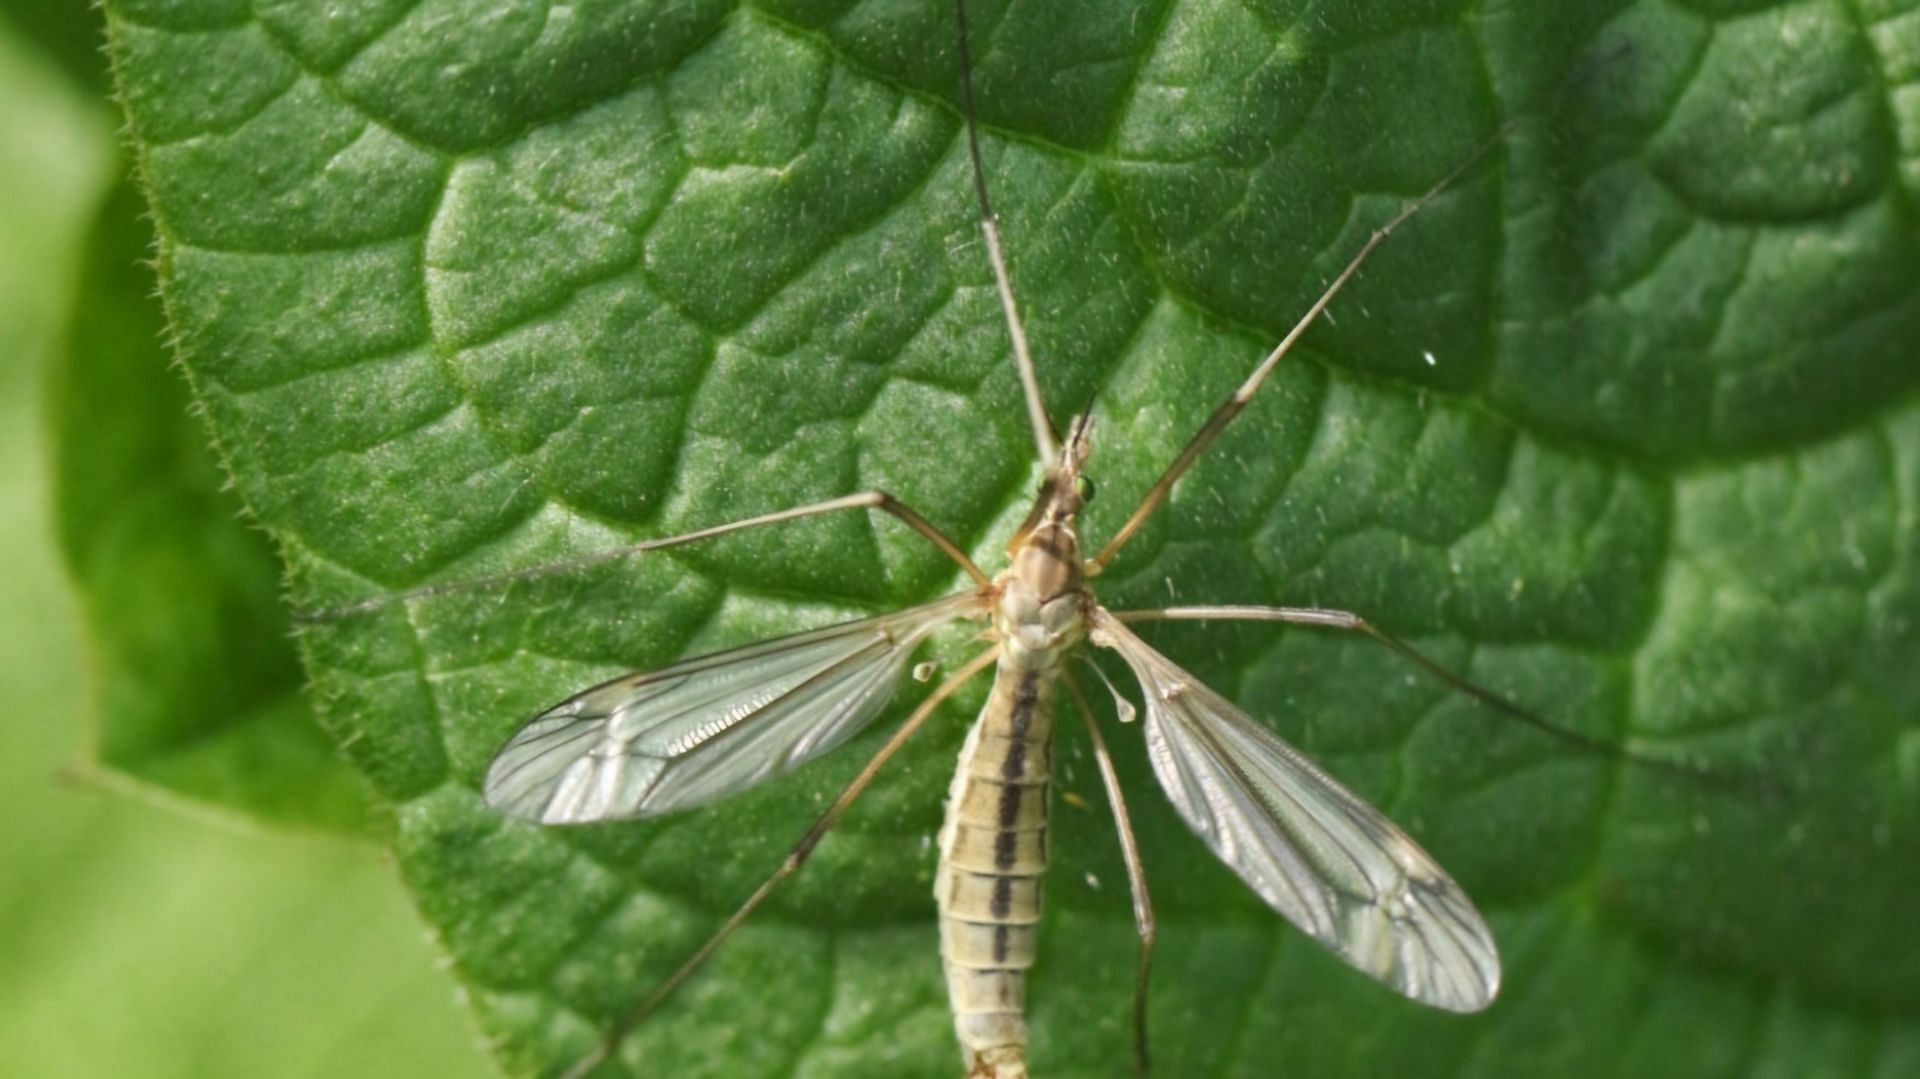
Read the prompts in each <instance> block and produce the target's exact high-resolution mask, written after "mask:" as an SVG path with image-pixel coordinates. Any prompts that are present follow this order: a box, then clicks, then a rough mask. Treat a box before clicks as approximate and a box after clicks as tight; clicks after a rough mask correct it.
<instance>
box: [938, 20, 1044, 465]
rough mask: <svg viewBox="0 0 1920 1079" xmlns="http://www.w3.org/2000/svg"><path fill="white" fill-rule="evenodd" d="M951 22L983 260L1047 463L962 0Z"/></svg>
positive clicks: (1034, 378)
mask: <svg viewBox="0 0 1920 1079" xmlns="http://www.w3.org/2000/svg"><path fill="white" fill-rule="evenodd" d="M953 15H954V21H955V23H956V24H957V26H958V28H959V33H960V112H961V115H962V116H963V117H965V119H966V123H967V156H968V158H969V159H970V160H971V161H972V162H973V193H974V196H975V197H976V198H977V199H978V201H979V203H980V231H981V233H982V234H984V235H985V236H986V238H987V261H988V262H990V263H992V264H993V283H994V287H995V288H997V289H998V290H999V291H1000V311H1001V313H1002V314H1004V315H1005V316H1006V318H1007V334H1008V335H1009V336H1011V337H1012V338H1013V363H1014V367H1015V368H1016V369H1018V370H1019V372H1020V390H1021V392H1022V393H1024V394H1025V395H1026V398H1027V420H1028V421H1029V422H1030V423H1031V424H1032V425H1033V444H1034V448H1035V449H1037V450H1039V452H1040V463H1041V464H1042V465H1045V466H1047V467H1048V468H1051V467H1053V463H1054V462H1055V461H1056V460H1058V459H1059V457H1060V444H1059V439H1058V438H1057V437H1056V436H1055V435H1054V433H1053V421H1052V420H1050V419H1048V418H1047V405H1046V402H1045V401H1042V400H1041V399H1040V379H1039V377H1038V376H1037V375H1035V374H1034V370H1033V354H1032V353H1031V352H1030V351H1028V349H1027V331H1026V329H1025V328H1024V327H1022V326H1021V325H1020V309H1019V307H1018V306H1017V305H1015V304H1014V302H1013V283H1012V282H1011V280H1009V278H1008V277H1007V259H1006V256H1005V255H1004V254H1002V253H1001V251H1000V223H999V221H998V219H996V218H995V217H994V216H993V204H992V203H991V202H989V201H988V199H987V170H986V166H984V165H982V164H981V162H980V120H979V117H978V115H977V114H976V113H975V111H974V107H973V50H972V48H971V47H970V46H969V45H968V44H967V4H966V0H954V4H953Z"/></svg>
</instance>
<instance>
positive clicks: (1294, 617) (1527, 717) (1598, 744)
mask: <svg viewBox="0 0 1920 1079" xmlns="http://www.w3.org/2000/svg"><path fill="white" fill-rule="evenodd" d="M1114 617H1115V618H1118V619H1119V620H1120V621H1122V622H1176V621H1187V622H1204V621H1214V620H1229V619H1232V620H1238V621H1243V622H1285V623H1287V624H1289V625H1296V626H1320V627H1322V628H1325V629H1337V630H1342V631H1344V632H1348V633H1358V634H1361V635H1362V636H1365V637H1369V638H1372V639H1373V640H1374V641H1375V642H1376V643H1379V644H1382V645H1385V646H1386V647H1387V648H1389V649H1391V650H1392V651H1393V652H1394V653H1395V654H1396V655H1398V656H1399V657H1400V658H1402V659H1404V660H1406V661H1407V662H1409V663H1411V664H1413V665H1414V666H1416V667H1418V668H1420V669H1421V670H1423V671H1425V672H1427V673H1428V674H1430V675H1432V676H1433V677H1435V678H1437V679H1439V680H1440V681H1442V682H1445V683H1446V684H1447V685H1448V686H1450V687H1452V688H1453V689H1455V690H1457V691H1458V692H1461V693H1464V694H1466V695H1467V696H1469V697H1472V698H1473V699H1474V700H1476V701H1479V702H1480V703H1481V704H1484V705H1486V706H1487V707H1488V708H1491V709H1493V710H1494V711H1496V712H1498V713H1500V714H1501V715H1503V716H1506V717H1507V718H1509V719H1515V720H1519V721H1520V722H1521V723H1525V724H1526V725H1527V726H1529V727H1532V728H1534V729H1535V730H1538V731H1540V732H1542V733H1544V734H1548V735H1551V736H1553V737H1555V738H1558V739H1560V740H1561V741H1563V742H1566V743H1567V744H1569V745H1572V746H1574V747H1575V748H1577V749H1580V750H1584V751H1585V752H1588V753H1592V754H1594V755H1596V756H1601V757H1609V758H1612V759H1614V760H1620V761H1627V762H1630V763H1633V764H1637V765H1641V766H1643V767H1647V768H1655V769H1659V770H1660V771H1664V772H1672V773H1675V774H1677V775H1683V776H1685V777H1687V778H1688V779H1691V780H1696V781H1704V782H1708V783H1713V784H1718V785H1727V786H1738V787H1753V786H1756V784H1755V782H1754V781H1753V780H1752V779H1751V778H1749V777H1744V776H1735V775H1732V774H1729V773H1725V772H1721V771H1718V770H1711V771H1710V770H1708V769H1706V768H1704V767H1701V766H1698V765H1693V764H1689V763H1687V762H1685V761H1675V760H1669V759H1666V758H1663V757H1649V756H1646V755H1644V754H1640V753H1635V752H1634V751H1633V750H1631V749H1628V748H1626V747H1625V746H1618V745H1614V744H1613V743H1611V742H1603V741H1601V740H1600V739H1598V738H1593V737H1590V736H1588V735H1585V734H1581V733H1580V732H1579V731H1576V730H1570V729H1568V728H1566V727H1562V726H1560V725H1559V724H1557V723H1553V722H1550V721H1549V720H1546V719H1544V718H1542V717H1541V716H1539V715H1537V714H1535V713H1533V712H1530V711H1528V710H1527V709H1525V708H1522V707H1521V706H1519V705H1517V704H1515V703H1513V702H1512V701H1510V700H1508V699H1506V698H1505V697H1502V696H1500V695H1499V694H1498V693H1495V692H1494V691H1492V690H1490V689H1487V688H1486V687H1484V686H1480V685H1476V684H1474V683H1472V682H1469V681H1467V680H1466V679H1465V678H1462V677H1460V676H1459V675H1457V674H1455V673H1453V672H1452V671H1450V670H1448V669H1446V668H1445V667H1443V666H1441V665H1440V664H1439V662H1437V661H1436V660H1433V659H1431V658H1429V657H1428V656H1427V655H1426V654H1425V653H1423V652H1420V651H1419V650H1417V649H1415V648H1414V647H1413V646H1412V645H1410V644H1408V643H1407V642H1405V641H1403V640H1401V639H1400V638H1398V637H1395V636H1393V635H1392V634H1390V633H1388V632H1387V631H1385V630H1383V629H1381V628H1379V627H1378V626H1375V625H1374V624H1373V623H1371V622H1369V621H1367V620H1366V619H1364V618H1362V617H1360V616H1359V615H1357V614H1354V613H1353V612H1352V611H1341V610H1335V609H1333V608H1330V607H1240V606H1211V607H1167V608H1165V609H1162V610H1157V611H1119V612H1115V613H1114ZM1759 786H1764V784H1759Z"/></svg>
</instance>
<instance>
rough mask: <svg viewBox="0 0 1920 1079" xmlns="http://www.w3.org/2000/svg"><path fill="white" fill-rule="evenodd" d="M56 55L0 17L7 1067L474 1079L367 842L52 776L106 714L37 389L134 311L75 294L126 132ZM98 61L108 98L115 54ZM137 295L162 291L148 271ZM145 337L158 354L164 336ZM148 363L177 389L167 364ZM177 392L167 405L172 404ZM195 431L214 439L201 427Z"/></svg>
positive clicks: (443, 997)
mask: <svg viewBox="0 0 1920 1079" xmlns="http://www.w3.org/2000/svg"><path fill="white" fill-rule="evenodd" d="M45 7H46V8H48V9H49V11H51V9H53V8H60V9H62V11H61V13H60V14H58V15H50V16H49V18H48V19H47V22H48V24H50V25H51V24H53V23H54V22H55V21H56V19H60V18H63V19H65V20H67V21H69V22H73V23H79V24H82V25H87V26H92V27H93V31H94V34H95V37H96V38H97V36H98V31H99V27H98V22H99V14H98V12H97V11H94V10H92V9H90V8H88V7H86V6H84V5H45ZM74 36H79V35H74ZM45 48H46V47H45V44H44V43H36V42H34V41H31V40H28V39H25V38H23V37H21V36H19V35H17V34H16V33H15V32H14V31H13V28H11V27H9V26H5V25H0V160H3V161H5V162H6V168H5V169H3V170H0V236H4V237H5V256H4V257H0V564H4V565H5V566H6V569H7V572H6V574H5V576H4V578H0V687H4V689H5V692H6V702H7V706H8V708H9V710H10V715H9V722H7V723H5V724H4V726H0V821H4V822H5V825H4V827H0V955H4V956H5V961H4V962H0V1001H4V1002H5V1004H4V1007H0V1045H4V1046H5V1047H6V1064H5V1071H6V1072H7V1074H9V1075H21V1076H53V1075H59V1076H73V1077H77V1079H87V1077H97V1076H113V1077H115V1079H174V1077H180V1076H189V1075H191V1076H240V1075H263V1074H266V1075H274V1076H278V1077H287V1079H295V1077H302V1076H315V1077H318V1076H334V1075H352V1076H355V1077H356V1079H379V1077H383V1076H396V1077H398V1076H419V1075H423V1074H432V1075H435V1076H455V1075H460V1074H475V1075H477V1074H482V1073H483V1072H484V1071H485V1070H486V1067H487V1065H486V1062H485V1060H484V1058H483V1057H482V1056H481V1054H480V1053H479V1052H478V1051H477V1050H476V1047H475V1046H474V1045H473V1037H472V1032H471V1031H470V1030H469V1029H468V1028H467V1024H466V1023H465V1022H463V1017H462V1016H461V1015H460V1013H459V1012H458V1010H457V1009H456V1008H455V1007H454V1004H453V1000H452V994H451V993H450V992H449V990H450V988H451V987H450V986H449V985H448V984H447V982H446V979H445V976H444V975H443V974H442V973H441V972H440V971H439V970H437V969H435V965H434V963H433V962H432V957H431V956H430V955H429V954H428V953H427V952H426V951H425V950H423V949H421V948H420V947H419V945H418V942H419V938H420V927H419V922H418V919H417V917H416V916H415V915H414V914H413V912H412V911H411V910H409V909H408V908H407V904H406V903H405V901H404V899H403V898H402V896H401V895H400V893H399V892H398V890H397V889H396V888H395V885H394V882H393V880H392V873H391V871H390V870H389V869H388V867H386V866H385V865H382V864H381V859H380V856H379V854H378V853H377V852H376V851H374V850H372V849H371V848H370V847H369V846H368V845H367V844H365V843H362V842H342V841H340V840H338V839H335V838H332V837H314V836H306V837H301V838H300V839H297V840H290V839H289V837H288V836H286V835H285V834H279V833H275V834H268V833H264V832H261V831H259V830H257V829H250V830H244V831H243V830H236V829H232V828H208V827H206V826H205V824H204V822H201V821H196V820H188V819H184V818H183V817H181V816H180V815H177V814H172V813H159V812H155V811H154V810H153V807H152V806H151V805H147V804H140V803H136V802H134V801H131V800H128V799H124V798H118V797H112V796H107V795H103V794H102V793H101V792H99V791H97V790H88V789H83V788H80V787H77V786H75V785H74V784H71V783H64V782H58V781H56V779H55V776H56V774H57V773H61V772H70V771H71V769H70V766H71V764H72V762H73V761H74V760H75V758H76V757H79V756H81V755H82V754H84V753H85V752H86V749H85V746H84V743H85V742H87V741H88V733H89V732H88V731H87V730H86V729H85V727H86V721H87V719H88V718H89V712H90V711H91V710H92V706H93V704H94V703H95V702H93V701H91V700H90V699H89V698H90V696H91V693H90V683H89V680H88V676H89V674H90V673H91V672H90V671H89V669H88V668H89V659H90V658H91V657H89V656H88V655H87V654H86V652H87V650H86V649H84V648H83V647H82V636H83V635H82V627H81V625H80V619H79V617H78V612H77V611H76V606H77V605H76V603H75V602H74V597H73V595H72V594H71V592H70V589H69V588H68V580H67V575H66V573H65V572H63V570H64V567H63V565H62V552H61V551H59V550H58V549H57V547H56V546H55V536H54V532H55V527H54V526H55V522H54V521H53V519H52V518H53V515H54V509H55V507H54V498H53V493H52V491H51V486H52V485H51V482H50V480H51V478H52V477H51V475H50V473H51V472H52V471H53V470H52V469H50V468H49V467H48V465H49V458H51V457H54V456H56V455H57V454H58V453H59V450H60V447H59V446H58V444H57V442H56V440H55V439H54V438H52V437H51V436H52V435H53V433H54V432H53V430H52V427H51V424H50V423H48V422H47V420H48V417H47V416H45V415H44V412H45V411H46V410H45V408H44V405H45V401H44V398H45V396H46V394H45V392H44V391H45V389H46V387H45V385H44V383H45V381H46V378H45V376H47V375H48V374H49V371H48V369H49V367H50V366H52V365H53V364H54V363H55V362H56V361H58V360H60V359H61V358H62V353H63V349H64V347H65V345H66V344H67V343H68V341H69V339H70V337H71V334H70V332H69V327H68V325H67V323H68V322H69V321H70V319H71V316H72V311H71V309H72V308H73V306H74V305H75V304H77V303H82V304H85V305H87V307H86V310H87V311H88V313H89V314H90V315H91V317H92V318H94V319H96V320H102V321H106V320H118V319H121V318H124V317H128V311H127V309H126V307H125V305H124V304H121V303H103V300H110V299H112V298H113V297H112V294H111V293H106V294H103V293H101V292H99V291H97V290H96V291H90V292H87V293H86V294H85V296H84V297H83V296H82V295H81V288H80V286H81V283H82V282H81V278H82V276H83V275H82V273H81V270H82V267H83V266H84V265H85V264H86V263H87V258H88V255H89V254H90V253H92V254H97V253H98V252H99V250H100V249H99V248H94V249H91V251H90V249H89V247H88V245H87V241H88V239H89V236H90V234H94V235H96V236H97V235H98V233H96V232H95V230H93V229H92V228H91V227H90V226H91V224H92V223H93V222H94V220H95V218H96V212H97V211H98V209H99V204H100V202H101V199H102V196H103V195H105V194H106V193H107V190H108V189H109V188H110V187H111V186H112V184H113V182H114V180H115V178H116V177H117V176H118V175H119V174H120V173H121V172H123V171H124V162H123V161H122V160H121V159H120V158H119V156H118V155H117V154H116V152H115V150H116V146H117V145H118V136H117V135H116V132H115V128H116V117H115V116H114V115H113V109H112V108H111V105H110V103H109V102H108V101H107V100H106V99H105V98H104V97H102V96H100V95H99V94H98V93H96V92H95V91H94V90H93V89H92V88H91V87H90V86H89V85H87V84H84V83H82V84H78V85H76V83H75V81H74V80H73V79H72V78H71V74H72V73H71V72H63V71H61V70H60V68H59V67H58V66H56V64H55V63H54V61H55V60H56V59H58V57H55V56H49V55H47V53H46V51H45ZM94 59H95V62H96V64H97V65H98V66H99V68H100V71H99V72H97V73H96V74H95V79H96V81H98V82H100V83H103V84H104V82H105V67H106V61H105V57H104V56H98V55H96V56H95V57H94ZM106 246H108V247H111V246H112V245H111V244H108V245H106ZM86 277H87V280H88V281H89V282H92V283H96V284H97V283H99V282H100V281H101V280H102V278H101V276H100V275H98V274H92V273H90V274H88V275H86ZM115 279H117V278H115ZM143 287H144V289H145V290H146V292H148V293H150V292H151V289H152V278H151V273H150V272H149V273H148V274H146V281H145V284H144V286H143ZM136 295H138V293H136ZM135 323H136V324H138V325H142V326H150V325H151V320H147V321H145V322H141V321H140V320H138V319H136V320H135ZM109 338H110V334H108V333H106V332H104V331H103V332H102V333H99V334H94V335H91V339H93V340H108V339H109ZM141 343H142V344H143V346H144V347H145V348H146V349H147V355H148V356H149V357H150V358H157V356H158V352H157V348H156V344H155V339H154V338H152V337H147V338H145V339H144V340H143V341H142V342H141ZM153 370H154V372H155V373H156V376H157V377H161V378H169V377H172V376H171V375H170V373H169V372H167V371H166V370H165V368H164V366H163V365H161V364H157V363H156V364H155V365H154V368H153ZM146 385H147V383H146V382H145V381H144V380H143V375H142V374H141V373H139V372H131V371H129V372H127V373H126V374H125V377H124V379H122V380H121V381H120V382H119V383H117V386H118V387H119V388H120V389H121V390H122V391H123V392H133V391H134V390H135V389H141V390H144V389H145V388H146ZM101 396H102V398H107V397H109V396H110V394H109V393H108V391H106V390H102V393H101ZM181 396H182V394H181V391H178V390H175V392H174V394H173V395H172V397H171V398H170V399H171V400H172V401H173V403H174V405H175V407H176V410H177V408H178V405H179V403H180V401H181ZM128 411H133V412H135V414H136V415H137V410H133V409H129V410H116V409H108V410H107V411H105V412H103V413H101V414H100V416H99V417H98V418H99V419H100V420H102V421H103V425H102V426H100V427H98V428H96V432H95V433H96V435H98V436H99V438H100V440H101V441H102V442H105V443H112V442H114V441H115V440H116V438H117V436H118V434H119V432H118V431H116V430H113V429H112V427H113V425H114V424H117V423H120V422H124V421H125V419H126V416H127V412H128ZM199 439H200V441H199V443H198V445H200V446H201V447H203V448H204V433H202V434H200V435H199ZM123 464H125V462H123ZM130 467H131V466H130ZM184 579H185V580H187V581H192V580H194V579H195V578H194V577H192V576H191V575H187V576H185V577H184ZM187 606H191V604H190V603H189V604H187Z"/></svg>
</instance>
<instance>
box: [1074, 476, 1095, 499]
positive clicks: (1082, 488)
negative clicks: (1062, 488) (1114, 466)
mask: <svg viewBox="0 0 1920 1079" xmlns="http://www.w3.org/2000/svg"><path fill="white" fill-rule="evenodd" d="M1073 493H1074V494H1076V495H1079V496H1080V501H1081V503H1082V504H1085V503H1088V502H1091V501H1093V480H1091V479H1089V478H1088V477H1086V476H1075V477H1074V478H1073Z"/></svg>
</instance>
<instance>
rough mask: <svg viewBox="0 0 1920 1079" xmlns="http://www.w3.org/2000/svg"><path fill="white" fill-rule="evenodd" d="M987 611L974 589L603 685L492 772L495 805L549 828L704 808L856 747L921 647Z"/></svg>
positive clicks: (537, 723) (518, 738)
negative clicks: (843, 747) (856, 737)
mask: <svg viewBox="0 0 1920 1079" xmlns="http://www.w3.org/2000/svg"><path fill="white" fill-rule="evenodd" d="M984 611H985V605H984V602H983V601H982V599H981V597H980V596H979V594H978V593H975V592H963V593H959V594H956V595H952V596H948V597H947V598H945V599H942V600H937V601H935V602H933V603H930V604H927V605H926V606H924V607H913V608H909V609H907V610H904V611H896V612H894V613H892V614H887V615H881V616H880V617H878V618H866V619H861V620H859V621H856V622H843V623H841V624H840V625H837V626H828V627H826V628H825V629H817V630H813V631H811V632H807V633H798V634H795V635H793V636H790V637H780V638H777V639H775V640H771V641H762V642H760V643H758V644H751V645H747V646H746V647H744V648H735V649H732V650H730V651H726V652H716V653H714V654H713V655H708V656H699V657H697V658H694V659H690V660H686V661H685V662H682V663H676V664H674V665H673V666H671V667H666V668H663V669H661V670H658V671H652V672H649V673H645V674H632V675H627V676H625V677H623V678H616V679H614V680H613V681H611V682H607V683H605V684H603V685H599V686H595V687H594V688H592V689H589V690H587V691H586V692H584V693H581V694H579V695H578V696H575V697H572V698H570V699H568V700H566V701H564V702H562V703H561V704H559V705H557V706H555V707H554V708H552V709H550V710H548V711H546V712H543V713H541V714H540V715H538V716H535V717H534V718H533V719H531V720H529V721H528V722H527V725H526V726H524V727H522V728H520V731H519V733H517V734H515V735H514V736H513V737H512V738H511V739H510V740H508V742H507V744H506V745H505V746H502V747H501V749H500V752H499V753H498V754H496V755H495V756H494V758H493V764H492V765H490V766H489V767H488V769H487V781H486V798H487V802H488V803H489V804H491V805H493V806H494V807H496V808H498V809H500V810H502V811H504V812H507V813H511V814H513V815H514V816H517V817H522V818H524V819H527V820H535V821H541V822H543V823H547V824H575V823H583V822H586V821H602V820H620V819H626V818H633V817H651V816H657V815H658V814H661V813H667V812H671V811H673V810H676V809H686V808H689V807H691V806H697V805H704V804H706V803H708V802H713V801H717V800H719V799H721V798H725V797H727V796H728V795H731V794H737V793H739V792H740V791H743V790H745V789H747V788H748V787H751V786H753V785H754V784H755V783H758V782H760V781H761V780H763V779H766V778H767V777H769V776H772V775H777V774H779V773H782V772H787V771H790V770H792V769H794V768H796V767H798V766H800V765H801V764H803V763H805V762H807V761H809V760H812V759H813V758H815V757H817V756H819V755H820V754H822V753H825V752H826V751H827V750H830V749H832V748H834V747H835V746H837V745H839V744H840V743H842V742H844V741H846V740H847V739H848V738H849V737H851V736H852V735H853V734H854V733H855V732H856V731H858V730H859V729H860V728H861V727H864V726H865V725H866V724H867V722H868V721H869V720H871V719H872V718H873V717H874V715H875V714H876V713H877V712H879V710H880V708H881V706H882V705H884V704H885V703H886V702H887V700H888V699H889V698H890V697H892V695H893V690H894V687H895V686H896V685H897V684H898V683H899V680H900V672H901V670H902V669H903V668H904V667H905V666H906V660H907V657H908V655H909V654H911V653H912V651H913V649H914V647H915V646H917V645H918V644H919V643H920V642H921V641H922V640H924V639H926V637H927V636H928V635H929V634H931V633H933V632H934V631H935V630H937V629H939V628H940V627H941V626H944V625H946V624H948V623H949V622H952V621H954V620H956V619H959V618H966V617H974V616H978V615H980V614H982V613H983V612H984Z"/></svg>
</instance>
